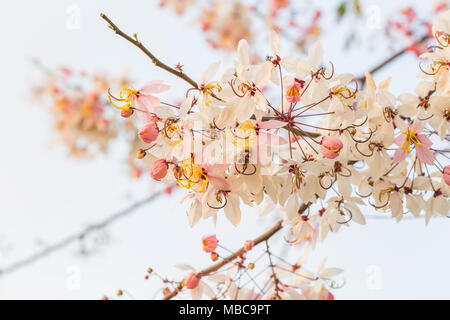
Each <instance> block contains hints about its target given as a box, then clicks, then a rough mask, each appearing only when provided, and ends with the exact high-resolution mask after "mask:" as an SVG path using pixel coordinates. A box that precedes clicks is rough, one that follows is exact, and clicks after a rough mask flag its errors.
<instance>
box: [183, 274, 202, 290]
mask: <svg viewBox="0 0 450 320" xmlns="http://www.w3.org/2000/svg"><path fill="white" fill-rule="evenodd" d="M201 278H202V274H201V273H200V272H198V273H191V274H190V275H189V276H188V277H187V278H186V281H185V282H184V285H185V286H186V288H188V289H195V288H197V286H198V284H199V283H200V280H201Z"/></svg>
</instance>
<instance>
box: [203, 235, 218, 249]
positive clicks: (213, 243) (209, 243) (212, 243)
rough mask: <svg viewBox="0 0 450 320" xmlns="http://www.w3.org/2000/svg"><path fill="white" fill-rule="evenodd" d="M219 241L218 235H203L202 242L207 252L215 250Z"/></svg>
mask: <svg viewBox="0 0 450 320" xmlns="http://www.w3.org/2000/svg"><path fill="white" fill-rule="evenodd" d="M218 242H219V241H217V238H216V235H209V236H203V237H202V244H203V251H205V252H214V250H216V248H217V243H218Z"/></svg>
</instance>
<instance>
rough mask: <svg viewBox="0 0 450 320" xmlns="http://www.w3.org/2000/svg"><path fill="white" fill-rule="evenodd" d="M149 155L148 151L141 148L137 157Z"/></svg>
mask: <svg viewBox="0 0 450 320" xmlns="http://www.w3.org/2000/svg"><path fill="white" fill-rule="evenodd" d="M146 155H147V152H146V151H145V150H144V149H139V150H138V152H137V158H138V159H142V158H144V157H145V156H146Z"/></svg>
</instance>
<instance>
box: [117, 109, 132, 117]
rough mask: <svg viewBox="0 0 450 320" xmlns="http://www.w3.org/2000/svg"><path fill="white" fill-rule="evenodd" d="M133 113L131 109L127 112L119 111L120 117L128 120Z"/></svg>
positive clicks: (124, 110)
mask: <svg viewBox="0 0 450 320" xmlns="http://www.w3.org/2000/svg"><path fill="white" fill-rule="evenodd" d="M133 113H134V110H133V109H131V108H130V109H128V110H126V109H122V110H120V115H121V116H122V117H124V118H129V117H131V116H132V115H133Z"/></svg>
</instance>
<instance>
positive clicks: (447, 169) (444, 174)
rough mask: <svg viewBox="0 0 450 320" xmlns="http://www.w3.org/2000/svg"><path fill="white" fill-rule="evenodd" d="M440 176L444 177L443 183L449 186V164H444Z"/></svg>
mask: <svg viewBox="0 0 450 320" xmlns="http://www.w3.org/2000/svg"><path fill="white" fill-rule="evenodd" d="M442 177H443V178H444V181H445V183H446V184H447V185H448V186H450V165H447V166H445V168H444V173H443V174H442Z"/></svg>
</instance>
